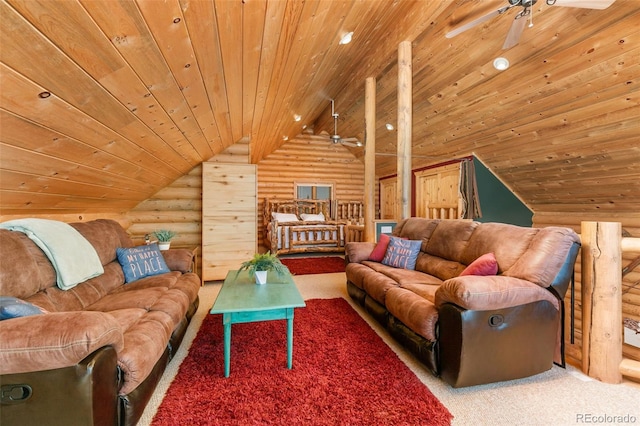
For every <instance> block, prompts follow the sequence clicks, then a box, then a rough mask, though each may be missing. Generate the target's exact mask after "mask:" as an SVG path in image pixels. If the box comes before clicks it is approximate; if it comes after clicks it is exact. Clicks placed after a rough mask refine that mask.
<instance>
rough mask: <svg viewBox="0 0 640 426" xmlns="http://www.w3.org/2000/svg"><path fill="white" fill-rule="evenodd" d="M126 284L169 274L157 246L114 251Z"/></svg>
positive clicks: (150, 245) (151, 245)
mask: <svg viewBox="0 0 640 426" xmlns="http://www.w3.org/2000/svg"><path fill="white" fill-rule="evenodd" d="M116 254H117V256H118V262H120V264H121V265H122V271H123V272H124V280H125V282H126V283H130V282H133V281H137V280H139V279H141V278H144V277H150V276H153V275H160V274H166V273H167V272H170V270H169V268H168V267H167V264H166V263H165V261H164V257H162V253H160V249H159V248H158V244H155V243H154V244H149V245H146V246H138V247H131V248H118V249H116Z"/></svg>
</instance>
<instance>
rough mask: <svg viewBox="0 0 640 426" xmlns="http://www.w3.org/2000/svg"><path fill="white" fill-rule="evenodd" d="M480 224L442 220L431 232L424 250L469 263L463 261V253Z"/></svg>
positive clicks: (434, 254)
mask: <svg viewBox="0 0 640 426" xmlns="http://www.w3.org/2000/svg"><path fill="white" fill-rule="evenodd" d="M478 225H479V223H478V222H473V221H470V220H442V221H440V223H438V226H436V229H435V230H434V231H433V233H432V234H431V238H430V239H429V241H428V243H427V245H426V249H425V250H424V252H425V253H427V254H430V255H432V256H437V257H441V258H443V259H447V260H452V261H455V262H462V263H465V264H468V263H466V262H463V260H462V257H463V256H462V255H463V253H464V250H465V249H466V247H467V243H468V241H469V239H470V238H471V235H472V234H473V233H474V230H475V229H476V228H477V227H478ZM483 254H484V253H483ZM469 263H471V262H469Z"/></svg>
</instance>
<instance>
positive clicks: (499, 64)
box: [493, 58, 509, 71]
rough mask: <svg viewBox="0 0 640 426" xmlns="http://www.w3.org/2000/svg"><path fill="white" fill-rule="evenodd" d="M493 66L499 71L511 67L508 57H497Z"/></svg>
mask: <svg viewBox="0 0 640 426" xmlns="http://www.w3.org/2000/svg"><path fill="white" fill-rule="evenodd" d="M493 67H494V68H495V69H497V70H498V71H504V70H506V69H507V68H509V60H508V59H507V58H496V59H494V61H493Z"/></svg>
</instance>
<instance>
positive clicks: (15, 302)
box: [0, 296, 47, 321]
mask: <svg viewBox="0 0 640 426" xmlns="http://www.w3.org/2000/svg"><path fill="white" fill-rule="evenodd" d="M46 312H47V311H45V310H44V309H42V308H40V307H38V306H36V305H32V304H31V303H29V302H25V301H24V300H22V299H18V298H17V297H10V296H0V321H2V320H6V319H11V318H20V317H28V316H31V315H39V314H45V313H46Z"/></svg>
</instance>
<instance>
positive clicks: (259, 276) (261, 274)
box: [256, 271, 267, 284]
mask: <svg viewBox="0 0 640 426" xmlns="http://www.w3.org/2000/svg"><path fill="white" fill-rule="evenodd" d="M266 283H267V271H256V284H266Z"/></svg>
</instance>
